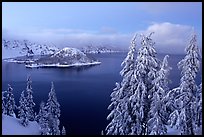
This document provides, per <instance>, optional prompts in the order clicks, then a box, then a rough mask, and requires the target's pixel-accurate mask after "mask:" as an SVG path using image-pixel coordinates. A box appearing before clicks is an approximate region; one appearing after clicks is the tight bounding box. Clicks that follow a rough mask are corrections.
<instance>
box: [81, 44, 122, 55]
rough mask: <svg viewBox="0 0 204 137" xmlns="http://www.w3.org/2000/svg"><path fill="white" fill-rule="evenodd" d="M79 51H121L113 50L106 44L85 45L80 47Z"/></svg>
mask: <svg viewBox="0 0 204 137" xmlns="http://www.w3.org/2000/svg"><path fill="white" fill-rule="evenodd" d="M81 51H82V52H84V53H94V54H98V53H115V52H121V51H120V50H115V49H113V48H110V47H109V48H107V47H106V46H92V45H91V46H85V47H82V48H81Z"/></svg>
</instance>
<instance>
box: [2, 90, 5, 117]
mask: <svg viewBox="0 0 204 137" xmlns="http://www.w3.org/2000/svg"><path fill="white" fill-rule="evenodd" d="M5 93H6V91H2V114H5V112H6V104H5V97H4V94H5Z"/></svg>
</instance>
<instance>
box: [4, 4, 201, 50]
mask: <svg viewBox="0 0 204 137" xmlns="http://www.w3.org/2000/svg"><path fill="white" fill-rule="evenodd" d="M2 5H3V6H2V31H3V32H2V33H3V37H5V38H15V39H28V40H32V41H36V42H41V43H53V44H55V45H56V46H58V47H65V46H69V47H82V46H87V45H90V44H93V45H99V46H100V45H106V46H115V47H120V48H126V49H127V47H128V46H129V44H130V40H131V38H132V37H133V35H134V33H145V34H146V33H149V32H151V31H154V32H155V34H154V35H153V36H152V38H153V40H154V41H155V42H156V45H155V48H156V49H157V50H158V51H159V52H167V53H168V52H171V53H172V52H173V53H183V52H184V47H185V46H186V44H188V41H189V38H190V34H191V33H192V32H193V30H194V31H195V32H196V34H197V35H198V45H199V46H200V47H201V45H202V3H201V2H175V3H173V2H144V3H143V2H127V3H124V2H95V3H94V2H59V3H58V2H38V3H35V2H18V3H15V2H12V3H10V2H3V4H2Z"/></svg>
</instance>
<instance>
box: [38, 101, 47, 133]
mask: <svg viewBox="0 0 204 137" xmlns="http://www.w3.org/2000/svg"><path fill="white" fill-rule="evenodd" d="M37 119H38V123H39V125H40V131H41V135H49V134H50V129H49V125H48V120H49V119H48V113H47V110H46V106H45V103H44V102H41V104H40V109H39V113H38V115H37Z"/></svg>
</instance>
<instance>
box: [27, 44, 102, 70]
mask: <svg viewBox="0 0 204 137" xmlns="http://www.w3.org/2000/svg"><path fill="white" fill-rule="evenodd" d="M96 64H100V62H98V61H96V60H94V59H91V58H90V57H88V56H87V55H86V54H84V53H83V52H81V51H80V50H79V49H76V48H69V47H65V48H63V49H62V50H60V51H58V52H56V53H55V54H53V55H50V56H46V57H42V58H40V59H38V60H36V61H35V62H34V63H32V64H28V65H26V67H71V66H84V65H96Z"/></svg>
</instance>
